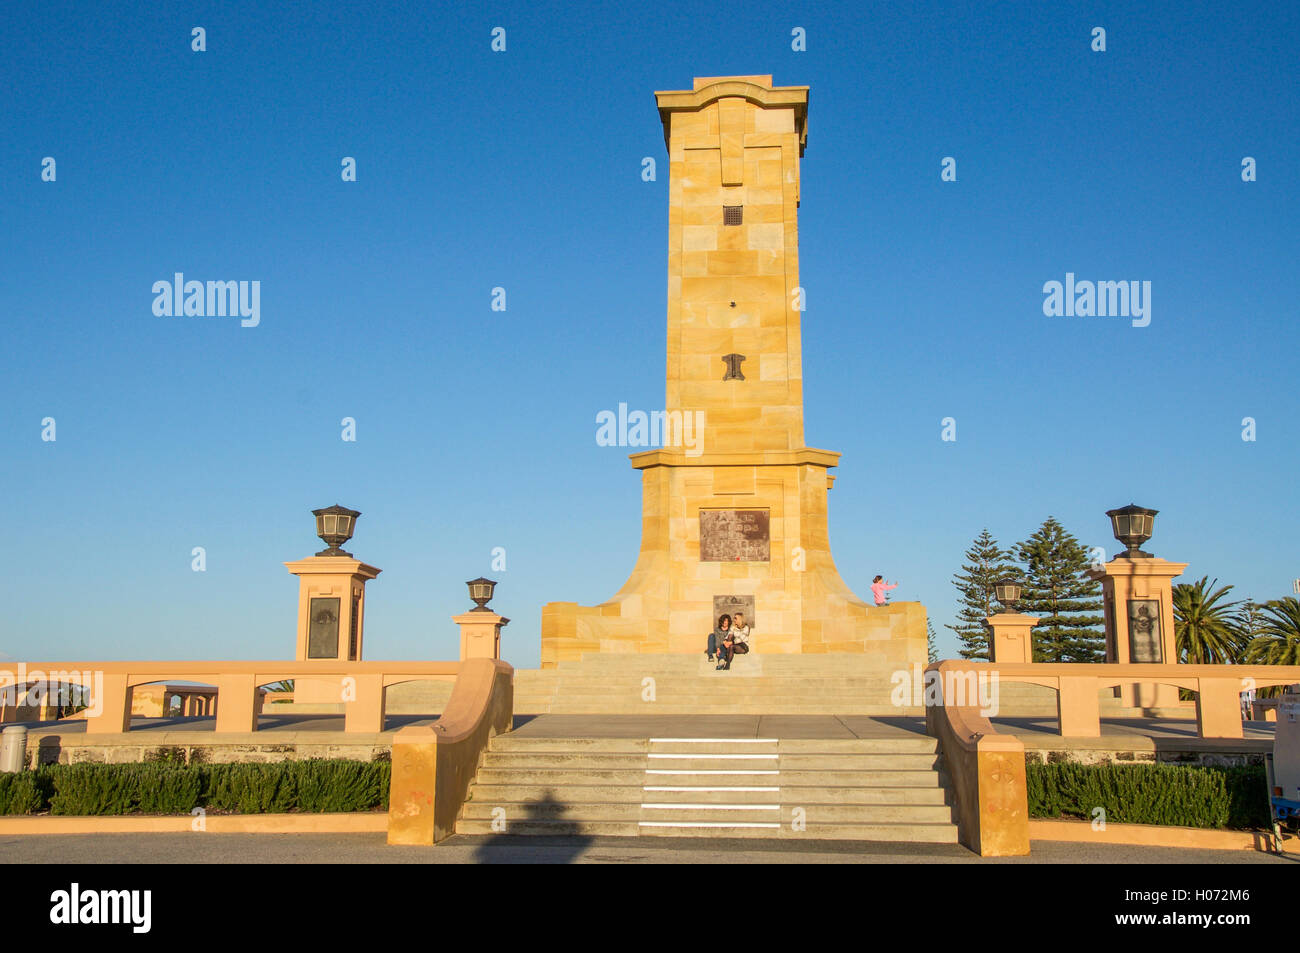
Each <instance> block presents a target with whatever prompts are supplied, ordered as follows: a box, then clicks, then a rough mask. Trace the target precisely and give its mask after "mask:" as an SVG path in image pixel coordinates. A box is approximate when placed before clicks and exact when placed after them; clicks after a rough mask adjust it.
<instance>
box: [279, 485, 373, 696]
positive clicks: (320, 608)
mask: <svg viewBox="0 0 1300 953" xmlns="http://www.w3.org/2000/svg"><path fill="white" fill-rule="evenodd" d="M311 513H312V516H314V517H315V518H316V535H317V536H319V537H320V538H321V539H322V540H323V541H324V542H325V545H326V548H325V549H323V550H321V551H320V552H318V553H316V555H314V556H308V557H307V558H306V559H299V560H297V561H296V562H288V563H285V564H284V565H285V568H286V569H288V570H289V572H291V573H293V574H294V575H295V576H297V577H298V633H297V650H296V652H295V653H294V658H295V659H297V660H298V661H301V662H315V661H321V662H359V661H361V660H362V658H363V654H364V653H363V649H364V643H365V613H366V583H367V582H369V581H370V580H372V579H374V578H375V577H376V576H378V575H379V572H380V571H379V570H378V569H377V568H375V567H374V566H370V565H367V564H366V563H363V562H362V561H361V560H359V559H357V558H355V557H354V556H353V555H352V554H351V553H349V552H345V551H344V550H342V549H340V548H339V547H341V546H342V545H343V544H344V543H346V542H347V541H348V540H349V539H351V538H352V534H353V532H355V531H356V528H357V517H358V516H360V515H361V513H360V512H359V511H357V510H350V509H348V508H347V507H346V506H339V505H338V504H337V503H336V504H334V505H333V506H327V507H325V508H323V509H319V510H312V511H311ZM339 698H340V692H339V680H338V677H337V676H333V677H329V678H326V677H321V678H305V677H304V678H299V679H297V681H296V684H295V685H294V701H295V702H310V703H312V704H323V703H329V704H340V706H341V703H340V702H339Z"/></svg>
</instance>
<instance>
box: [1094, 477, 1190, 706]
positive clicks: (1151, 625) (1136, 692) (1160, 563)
mask: <svg viewBox="0 0 1300 953" xmlns="http://www.w3.org/2000/svg"><path fill="white" fill-rule="evenodd" d="M1158 512H1159V511H1158V510H1152V509H1147V508H1146V507H1145V506H1138V505H1137V504H1136V503H1130V504H1129V505H1128V506H1121V507H1120V508H1119V509H1115V510H1107V511H1106V515H1107V516H1108V517H1109V518H1110V526H1111V531H1112V532H1113V533H1114V534H1115V538H1116V539H1117V540H1119V541H1120V542H1121V543H1123V544H1124V546H1125V547H1127V548H1126V549H1125V551H1124V552H1122V553H1119V554H1118V555H1116V556H1115V558H1114V559H1112V560H1111V561H1110V562H1108V563H1105V564H1104V565H1101V566H1094V567H1093V568H1092V569H1089V570H1088V576H1089V577H1091V578H1092V579H1095V580H1097V581H1098V582H1100V583H1101V589H1102V595H1103V599H1104V604H1105V607H1106V609H1105V612H1106V661H1107V662H1119V663H1121V664H1130V663H1133V664H1137V663H1141V664H1156V665H1173V664H1174V663H1176V662H1177V661H1178V648H1177V643H1176V641H1175V639H1174V602H1173V579H1174V577H1175V576H1177V575H1180V574H1181V573H1182V571H1183V570H1184V569H1186V568H1187V563H1175V562H1170V561H1169V560H1167V559H1161V558H1160V557H1159V556H1153V555H1152V554H1151V553H1148V552H1143V550H1142V548H1141V547H1142V544H1143V543H1145V542H1146V541H1147V540H1149V539H1150V538H1151V535H1152V532H1153V530H1154V529H1155V517H1156V513H1158ZM1119 695H1120V698H1121V699H1122V704H1123V705H1124V706H1125V707H1128V708H1143V709H1152V708H1174V707H1177V705H1178V689H1177V688H1176V687H1175V686H1173V685H1168V684H1155V683H1150V682H1144V683H1140V684H1137V683H1135V684H1131V685H1121V686H1119Z"/></svg>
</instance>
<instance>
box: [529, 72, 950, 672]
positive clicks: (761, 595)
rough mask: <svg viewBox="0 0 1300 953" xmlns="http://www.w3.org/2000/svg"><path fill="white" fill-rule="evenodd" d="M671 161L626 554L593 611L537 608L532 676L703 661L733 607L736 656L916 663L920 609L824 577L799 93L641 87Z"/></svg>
mask: <svg viewBox="0 0 1300 953" xmlns="http://www.w3.org/2000/svg"><path fill="white" fill-rule="evenodd" d="M655 98H656V99H657V101H658V106H659V116H660V119H661V120H662V122H663V127H664V140H665V142H666V143H667V146H668V156H669V162H670V176H669V204H668V347H667V355H668V360H667V400H666V406H665V413H664V415H663V423H664V438H663V446H662V449H657V450H650V451H647V452H644V453H637V454H633V455H632V456H631V460H632V466H633V467H634V468H635V469H637V470H639V471H641V483H642V515H641V526H642V529H641V534H642V536H641V553H640V556H639V558H638V559H637V562H636V565H635V567H634V568H633V570H632V575H631V577H630V578H629V579H628V581H627V582H626V584H624V586H623V588H622V589H621V590H620V591H619V592H618V593H617V594H616V595H615V596H614V597H613V598H612V599H610V600H609V601H608V602H605V603H603V604H601V605H599V606H579V605H577V604H576V603H572V602H552V603H549V604H547V605H546V606H545V607H544V608H543V610H542V667H543V668H551V667H554V666H555V665H556V664H557V663H558V662H560V661H562V660H566V659H578V658H580V657H581V655H582V654H583V653H589V652H641V653H660V652H668V653H686V652H694V653H702V652H703V651H704V646H705V639H706V636H707V634H708V633H709V632H710V631H711V630H712V628H713V624H714V621H715V619H716V617H717V616H718V615H719V614H720V613H721V612H723V611H727V612H730V611H732V610H733V609H735V608H744V609H745V611H746V616H747V619H748V621H749V622H750V623H751V625H752V627H753V638H752V642H753V651H755V652H757V653H763V654H771V653H828V652H855V653H864V652H867V653H873V654H876V655H878V656H879V658H880V661H881V662H882V663H888V664H890V665H895V666H896V665H901V664H910V663H913V662H920V663H924V662H925V659H926V637H925V628H926V626H925V610H924V608H923V607H922V606H921V605H920V603H915V602H911V603H897V604H894V605H890V606H886V607H883V608H876V607H875V606H868V605H867V603H866V602H864V601H863V600H862V599H860V598H858V597H857V596H856V595H854V594H853V592H852V591H850V589H849V588H848V586H847V585H846V584H845V583H844V581H843V580H842V579H841V578H840V576H839V573H838V572H837V571H836V569H835V563H834V560H833V559H832V558H831V553H830V543H829V539H828V535H827V508H826V503H827V492H828V491H829V490H830V488H831V485H832V483H833V482H834V480H835V477H834V476H833V475H832V474H831V473H830V470H831V468H832V467H834V466H836V465H837V464H838V462H839V454H838V453H835V452H832V451H829V450H818V449H814V448H812V447H808V446H806V445H805V443H804V427H803V370H802V366H801V358H800V354H801V333H802V328H801V316H802V313H803V307H804V305H803V289H802V288H801V287H800V285H799V231H798V220H797V209H798V207H799V163H800V158H801V157H802V156H803V153H804V146H805V143H806V141H807V117H808V87H806V86H776V87H774V86H773V85H772V78H771V77H770V76H728V77H718V78H703V79H696V80H695V86H694V89H691V90H683V91H680V92H661V93H656V94H655Z"/></svg>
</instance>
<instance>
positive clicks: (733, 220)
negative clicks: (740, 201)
mask: <svg viewBox="0 0 1300 953" xmlns="http://www.w3.org/2000/svg"><path fill="white" fill-rule="evenodd" d="M744 209H745V207H744V206H743V205H724V206H722V224H723V225H739V224H741V221H742V219H743V217H744Z"/></svg>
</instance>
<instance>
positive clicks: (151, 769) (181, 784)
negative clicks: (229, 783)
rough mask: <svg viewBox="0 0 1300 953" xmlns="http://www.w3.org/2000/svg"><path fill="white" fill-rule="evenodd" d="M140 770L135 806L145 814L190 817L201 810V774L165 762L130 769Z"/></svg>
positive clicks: (136, 773) (137, 776) (139, 765)
mask: <svg viewBox="0 0 1300 953" xmlns="http://www.w3.org/2000/svg"><path fill="white" fill-rule="evenodd" d="M131 767H133V768H137V769H138V770H137V771H136V772H134V773H135V775H136V778H137V787H136V806H137V808H138V809H139V811H140V812H141V813H143V814H188V813H190V811H192V810H193V809H194V808H196V807H198V806H199V798H200V795H201V794H202V790H203V776H202V774H201V772H199V771H195V770H192V769H190V768H185V767H182V766H180V765H176V764H174V763H173V764H169V763H166V762H163V763H158V764H138V765H131Z"/></svg>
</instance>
